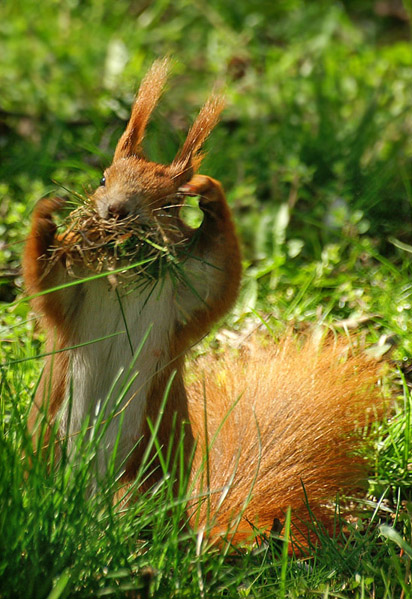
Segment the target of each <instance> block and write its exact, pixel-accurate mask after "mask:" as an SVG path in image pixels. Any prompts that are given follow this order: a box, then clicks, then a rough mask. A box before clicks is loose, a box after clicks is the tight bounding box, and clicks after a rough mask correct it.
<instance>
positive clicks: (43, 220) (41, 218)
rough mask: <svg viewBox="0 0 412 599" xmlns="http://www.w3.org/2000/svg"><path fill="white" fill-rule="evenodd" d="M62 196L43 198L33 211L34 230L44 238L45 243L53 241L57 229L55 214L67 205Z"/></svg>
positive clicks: (38, 235)
mask: <svg viewBox="0 0 412 599" xmlns="http://www.w3.org/2000/svg"><path fill="white" fill-rule="evenodd" d="M65 203H66V202H65V200H63V199H62V198H42V199H41V200H39V201H38V202H37V204H36V206H35V209H34V212H33V229H32V230H33V232H34V233H35V234H36V236H37V237H40V238H42V239H43V240H44V242H45V244H46V245H48V244H49V243H51V241H52V239H53V238H54V235H55V233H56V230H57V225H56V223H55V222H54V220H53V214H55V213H56V212H59V211H60V210H62V208H63V207H64V205H65Z"/></svg>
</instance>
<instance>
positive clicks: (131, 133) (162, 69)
mask: <svg viewBox="0 0 412 599" xmlns="http://www.w3.org/2000/svg"><path fill="white" fill-rule="evenodd" d="M169 68H170V60H169V59H168V58H163V59H160V60H155V62H154V63H153V65H152V66H151V68H150V70H149V71H148V72H147V73H146V75H145V77H144V79H143V81H142V83H141V84H140V88H139V92H138V94H137V97H136V100H135V102H134V104H133V108H132V114H131V116H130V120H129V123H128V125H127V127H126V131H125V132H124V133H123V135H122V136H121V138H120V139H119V141H118V143H117V146H116V150H115V152H114V157H113V162H115V161H116V160H119V158H127V157H129V156H133V155H138V156H141V155H142V149H141V142H142V139H143V137H144V133H145V129H146V125H147V122H148V120H149V117H150V115H151V114H152V112H153V110H154V108H155V106H156V104H157V102H158V101H159V98H160V96H161V94H162V91H163V88H164V85H165V83H166V80H167V75H168V73H169Z"/></svg>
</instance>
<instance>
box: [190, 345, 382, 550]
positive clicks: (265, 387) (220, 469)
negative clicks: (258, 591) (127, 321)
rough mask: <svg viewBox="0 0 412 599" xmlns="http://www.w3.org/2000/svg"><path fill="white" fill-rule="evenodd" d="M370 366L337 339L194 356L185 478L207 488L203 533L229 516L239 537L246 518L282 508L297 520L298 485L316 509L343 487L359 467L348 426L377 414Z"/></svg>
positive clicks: (374, 371) (301, 507) (247, 531)
mask: <svg viewBox="0 0 412 599" xmlns="http://www.w3.org/2000/svg"><path fill="white" fill-rule="evenodd" d="M379 368H380V365H379V364H378V363H376V362H373V361H371V360H368V359H367V358H366V357H365V356H360V355H353V354H352V353H351V350H350V349H348V344H347V342H346V341H345V340H342V339H341V340H339V341H336V342H335V343H334V344H332V343H327V344H325V345H324V346H323V347H321V348H319V347H317V346H316V344H315V343H314V341H311V340H308V341H306V343H305V344H304V345H303V347H298V345H297V343H296V342H295V341H293V340H292V339H291V338H290V337H286V338H285V339H283V340H282V341H281V342H280V343H279V344H278V345H277V346H274V345H269V346H266V347H263V346H262V339H260V340H254V341H252V343H251V344H250V346H249V348H248V349H247V350H245V351H243V352H240V354H238V355H237V356H233V355H231V356H227V355H225V357H224V358H222V359H215V358H210V357H206V358H202V359H200V360H199V361H198V362H197V363H196V366H195V379H196V380H195V382H194V383H192V384H191V386H190V387H189V390H188V392H189V396H190V401H189V414H190V422H191V424H192V429H193V434H194V437H195V438H197V439H198V440H199V445H198V448H197V451H196V455H195V463H194V468H193V473H194V474H193V476H194V477H196V476H198V477H199V475H198V474H197V473H198V472H199V471H200V472H201V476H200V477H199V480H198V482H197V489H198V491H199V492H200V491H202V492H203V493H206V492H207V491H209V490H210V491H212V493H211V494H210V497H209V499H208V500H207V501H204V505H203V506H202V509H201V514H200V516H201V517H200V521H201V522H202V523H203V524H205V523H206V522H207V514H208V510H209V513H210V514H211V516H212V518H211V522H212V524H213V534H216V533H218V532H219V531H226V530H227V528H228V526H229V524H230V523H231V521H233V531H236V535H235V536H236V538H237V539H239V538H241V537H250V536H252V535H253V528H252V525H255V526H256V527H258V528H260V529H264V530H270V528H271V526H272V523H273V520H274V518H279V519H283V517H284V514H285V512H286V510H287V508H288V507H292V508H293V509H294V515H295V516H303V517H305V515H306V519H307V513H306V507H305V501H304V499H305V497H304V491H303V486H302V484H303V485H304V488H305V490H306V492H307V495H308V497H309V501H310V507H311V509H313V511H314V512H315V513H316V514H317V516H318V517H322V516H324V515H325V514H326V513H327V512H326V511H325V510H324V509H322V502H324V501H325V500H326V499H328V498H329V499H331V498H334V496H335V495H336V493H338V492H339V491H344V492H346V493H348V492H349V493H350V492H351V491H353V490H354V489H355V488H356V486H357V485H358V484H359V481H360V479H361V476H362V475H363V474H364V468H362V466H364V464H362V462H361V461H360V459H359V457H357V456H356V455H354V453H353V450H354V449H356V447H357V445H358V443H359V438H356V436H354V434H353V433H354V431H355V430H356V429H357V428H358V427H363V426H365V424H366V423H367V422H368V421H369V422H371V421H373V420H375V419H376V417H377V414H378V413H379V412H380V411H381V408H382V403H381V402H382V399H379V393H378V391H377V389H376V381H377V379H378V376H379V374H378V373H379ZM205 410H206V413H205ZM205 421H206V422H207V435H206V433H205ZM222 423H223V424H222ZM206 439H207V442H208V446H209V448H208V454H209V458H208V471H207V468H206V465H205V464H204V456H205V453H206V450H205V447H206ZM226 485H228V486H229V487H230V488H229V489H227V488H226ZM223 496H225V499H224V500H223V501H222V497H223ZM249 496H250V500H249V501H248V502H247V501H246V499H247V498H248V497H249ZM240 513H242V514H243V516H242V519H241V520H240V522H238V521H237V520H236V518H237V517H238V516H239V514H240ZM195 517H197V518H198V517H199V514H196V516H195Z"/></svg>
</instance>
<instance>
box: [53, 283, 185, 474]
mask: <svg viewBox="0 0 412 599" xmlns="http://www.w3.org/2000/svg"><path fill="white" fill-rule="evenodd" d="M81 294H82V295H81V296H80V297H79V301H78V302H76V303H77V306H78V307H77V309H76V314H75V318H74V319H73V320H74V322H75V323H76V326H75V329H74V330H73V338H72V340H71V342H70V343H71V345H78V344H84V345H82V346H81V347H78V348H76V349H74V350H71V359H70V371H69V377H68V380H67V383H66V401H65V403H64V408H63V412H62V414H61V429H62V432H63V434H68V435H69V438H70V439H71V442H70V443H73V439H75V438H76V436H77V433H78V432H79V431H80V430H82V427H84V426H85V422H88V426H90V427H91V426H92V425H93V422H94V421H95V420H96V418H97V415H98V414H99V411H101V410H103V409H104V418H103V420H105V419H106V417H109V420H110V418H111V420H110V421H109V422H108V424H107V425H105V426H107V429H106V431H105V433H104V438H103V441H102V442H101V443H100V447H99V453H98V455H99V458H98V464H99V465H98V467H99V471H100V473H102V471H104V470H105V464H106V463H107V459H108V457H109V456H110V455H111V453H112V451H113V448H114V446H115V444H116V440H117V437H118V433H119V424H120V422H121V420H122V419H123V422H122V429H121V436H120V442H119V444H118V449H117V454H116V463H117V464H120V463H122V461H123V460H124V459H125V458H126V456H127V455H128V454H129V452H130V451H131V450H132V449H133V447H134V445H135V444H136V442H137V441H138V440H139V438H140V436H141V433H142V426H143V417H144V412H145V407H146V399H147V393H148V391H149V388H150V386H151V384H152V383H153V379H154V377H155V376H156V373H157V372H159V371H160V370H161V369H162V367H164V366H165V365H166V364H167V363H168V362H169V361H170V355H169V352H168V348H169V341H170V336H171V335H172V332H173V330H172V329H173V326H174V322H175V310H176V308H175V301H174V293H173V287H172V284H171V283H170V281H168V280H164V281H163V282H162V284H160V283H159V284H157V285H154V286H153V285H152V286H150V287H149V288H146V289H145V290H144V291H142V290H133V289H132V288H131V287H126V288H125V289H123V287H120V290H119V293H117V292H116V290H115V289H113V288H111V287H110V285H109V284H108V281H107V280H106V279H99V280H95V281H91V282H89V283H87V284H85V285H84V286H83V288H82V290H81ZM104 337H106V339H102V338H104ZM99 339H100V340H99ZM143 341H144V345H143V347H141V345H142V343H143ZM139 348H140V351H139ZM69 402H70V403H71V410H69V407H68V406H69ZM69 413H70V422H69V417H68V415H69ZM113 413H115V414H123V418H120V416H119V415H115V416H113ZM110 414H111V415H112V416H109V415H110ZM90 430H92V428H90Z"/></svg>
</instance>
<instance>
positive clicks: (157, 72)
mask: <svg viewBox="0 0 412 599" xmlns="http://www.w3.org/2000/svg"><path fill="white" fill-rule="evenodd" d="M167 71H168V64H167V61H160V62H156V63H155V64H154V65H153V67H152V69H151V70H150V71H149V73H148V74H147V75H146V77H145V79H144V80H143V82H142V85H141V88H140V91H139V93H138V95H137V99H136V102H135V104H134V106H133V110H132V116H131V119H130V121H129V124H128V125H127V128H126V131H125V133H124V134H123V136H122V137H121V139H120V141H119V143H118V145H117V148H116V151H115V155H114V159H113V163H112V165H111V166H110V167H109V168H108V169H107V170H106V171H105V185H101V186H100V187H99V188H98V189H97V190H96V191H95V193H94V194H93V196H92V198H91V200H92V201H93V202H94V204H95V207H96V211H97V212H98V214H99V215H100V217H101V218H102V219H106V218H123V217H124V216H125V215H130V214H132V215H139V216H141V217H142V219H144V220H145V222H146V223H150V222H152V223H155V222H156V223H157V224H160V225H161V226H165V227H166V226H167V227H168V231H169V233H168V240H169V242H170V243H173V242H175V241H177V240H179V247H180V248H181V250H182V252H181V257H180V260H181V264H180V266H181V267H182V268H184V269H185V272H186V274H187V277H188V280H189V282H190V284H187V283H186V282H185V281H170V280H166V281H164V284H162V285H161V289H160V290H159V291H156V293H154V294H153V295H148V296H147V297H143V296H142V295H141V293H140V292H137V291H134V292H133V293H129V294H125V296H124V302H125V306H124V308H125V313H127V315H128V318H130V319H131V321H132V324H133V327H132V328H131V330H130V336H131V342H132V343H131V346H132V348H133V347H137V346H138V345H139V344H140V342H141V339H142V337H143V334H144V333H145V332H146V328H145V327H146V325H147V326H149V327H151V332H150V335H149V336H148V338H147V342H146V344H145V346H144V348H143V352H142V354H141V355H139V356H138V360H137V362H136V364H135V368H136V370H137V371H139V373H140V374H139V377H140V378H139V377H138V378H137V382H136V384H134V386H132V387H131V388H130V391H129V395H127V396H126V397H125V399H124V406H123V407H124V410H126V417H125V419H124V423H123V428H122V430H121V441H120V444H119V446H122V451H123V455H129V453H130V451H131V449H132V447H133V446H134V444H135V442H136V441H137V440H139V439H143V440H142V442H141V443H140V444H139V445H138V447H137V449H135V450H134V453H133V455H132V457H131V458H130V460H129V462H128V463H127V464H126V471H125V479H127V480H130V479H132V478H133V477H134V476H135V475H136V471H137V469H138V467H139V465H140V463H141V459H142V454H143V452H144V451H145V448H146V447H147V443H148V441H149V438H150V430H149V426H148V424H147V418H148V417H149V418H150V419H151V421H152V422H153V421H155V420H156V418H157V415H158V413H159V410H160V407H161V405H162V398H163V394H164V390H165V388H166V385H167V383H168V380H169V379H170V377H171V376H172V375H173V373H174V379H173V383H172V386H171V389H170V395H169V399H168V402H167V404H166V408H165V413H164V415H163V418H162V421H161V425H160V429H159V442H160V444H161V445H162V446H163V447H167V446H168V445H169V441H170V435H171V431H172V428H173V423H174V422H176V424H177V425H178V426H180V425H181V426H184V427H185V430H186V433H185V451H186V454H187V456H189V455H190V454H191V452H192V448H193V444H194V442H195V441H197V442H198V445H197V449H196V453H195V463H194V469H193V482H194V484H195V482H196V480H198V482H197V491H196V492H197V493H201V492H206V491H208V490H211V491H213V492H214V493H212V495H211V496H210V500H208V501H205V503H204V505H202V506H201V510H200V518H201V522H202V523H203V524H206V522H207V516H208V510H209V509H210V512H211V514H212V515H214V534H217V533H219V531H220V530H223V529H225V527H227V526H228V525H230V524H231V523H232V524H233V517H236V516H237V515H238V514H239V513H240V512H242V509H243V507H244V505H245V500H246V498H247V497H248V496H249V494H250V495H251V500H250V502H249V503H248V504H247V506H246V508H245V513H244V515H243V519H242V521H241V525H240V527H239V531H238V534H239V535H240V537H241V536H242V535H243V536H245V535H248V534H249V531H250V525H249V524H247V522H248V521H249V522H252V523H254V524H257V525H258V526H263V527H264V528H267V527H270V526H271V524H272V521H273V519H274V518H275V517H282V515H283V513H284V511H285V509H286V508H287V507H288V506H289V505H292V506H293V507H294V508H295V510H296V513H297V514H300V513H301V512H302V505H303V503H302V500H303V494H302V487H301V480H302V481H303V483H304V485H305V488H306V490H307V492H308V495H309V497H310V499H311V502H314V503H315V506H317V508H318V511H319V512H322V510H321V505H322V502H323V501H324V500H325V499H327V498H330V497H331V496H333V495H334V494H335V492H337V491H338V490H339V489H342V488H344V489H350V488H351V487H352V485H354V484H355V481H356V480H357V477H358V474H359V468H358V462H357V460H356V459H355V458H353V457H349V455H348V452H349V450H350V449H351V447H352V436H350V435H351V433H352V432H353V430H354V429H355V428H356V425H357V423H360V424H361V425H362V424H363V423H364V422H365V418H366V416H365V414H367V411H368V409H369V406H374V405H379V396H378V394H376V391H375V389H374V388H373V383H374V381H376V378H377V370H376V366H375V365H373V364H372V363H367V362H366V361H365V359H364V358H362V357H354V356H352V355H349V357H348V359H347V360H346V361H344V360H342V359H341V353H342V344H341V343H338V344H337V345H333V346H332V345H330V346H326V347H325V348H324V349H323V350H321V351H320V352H317V351H314V347H313V345H311V344H310V343H307V344H306V345H304V346H303V348H301V349H299V350H298V349H297V347H296V345H295V344H294V343H292V341H291V340H290V339H287V340H285V341H283V342H282V343H281V344H280V345H279V346H278V347H266V348H264V349H263V348H262V347H261V345H260V344H259V343H255V344H253V345H252V349H251V350H250V351H249V352H244V353H242V354H241V355H239V356H238V357H237V358H236V359H235V360H234V361H233V362H232V361H230V363H229V362H226V359H223V360H220V361H217V360H215V359H214V358H209V359H208V360H200V361H199V362H198V363H197V365H196V371H195V372H196V382H195V383H193V384H192V385H191V386H190V389H189V396H190V397H189V399H188V398H187V394H186V389H185V385H184V380H183V366H184V356H185V353H186V352H187V351H188V349H189V347H190V345H191V344H192V343H193V342H196V341H198V340H199V339H200V338H201V337H202V336H203V335H204V334H205V333H206V332H207V331H208V330H209V329H210V327H211V326H212V325H213V324H214V323H215V322H216V321H217V320H218V319H219V318H221V317H222V316H223V315H224V314H225V313H226V312H227V311H228V310H229V309H230V307H231V306H232V304H233V302H234V301H235V299H236V296H237V293H238V289H239V281H240V276H241V258H240V250H239V243H238V239H237V236H236V232H235V227H234V224H233V220H232V217H231V212H230V209H229V206H228V204H227V202H226V198H225V195H224V192H223V190H222V187H221V185H220V183H219V182H217V181H215V180H214V179H211V178H210V177H207V176H203V175H195V176H193V172H194V171H196V169H197V168H198V166H199V163H200V154H199V152H200V150H201V146H202V144H203V143H204V141H205V139H206V137H207V136H208V134H209V133H210V131H211V130H212V128H213V127H214V126H215V124H216V122H217V120H218V117H219V114H220V112H221V110H222V107H223V103H222V100H221V98H220V97H217V96H212V97H211V99H209V101H208V102H207V103H206V104H205V106H204V108H203V109H202V110H201V112H200V114H199V117H198V119H197V120H196V121H195V123H194V125H193V127H192V129H191V130H190V131H189V134H188V137H187V139H186V142H185V143H184V144H183V147H182V149H181V151H180V152H179V153H178V154H177V156H176V158H175V160H174V161H173V162H172V164H171V165H168V166H166V165H160V164H156V163H153V162H150V161H148V160H147V159H146V158H145V157H144V156H143V154H142V151H141V141H142V139H143V135H144V132H145V128H146V125H147V122H148V119H149V117H150V114H151V112H152V110H153V109H154V107H155V105H156V103H157V101H158V99H159V97H160V94H161V91H162V89H163V86H164V83H165V81H166V76H167ZM185 195H191V196H199V207H200V209H201V210H202V211H203V214H204V218H203V222H202V224H201V226H200V227H199V228H198V229H196V230H193V229H191V228H190V227H188V226H187V225H186V224H185V223H184V222H183V221H182V220H181V218H180V216H179V210H180V206H181V203H182V201H183V199H184V196H185ZM60 205H61V202H60V201H59V200H42V201H41V202H40V203H39V204H38V206H37V207H36V209H35V212H34V215H33V221H32V229H31V232H30V235H29V238H28V240H27V244H26V248H25V254H24V261H23V267H24V277H25V282H26V287H27V290H28V292H29V293H30V294H37V293H41V292H44V291H47V290H49V289H51V288H52V287H55V286H57V285H61V284H63V283H65V282H68V281H72V278H71V274H70V273H69V272H68V269H67V268H66V263H65V245H64V235H63V236H58V235H56V226H55V224H54V222H53V213H54V212H55V211H56V210H58V209H59V207H60ZM52 247H57V248H60V250H61V252H60V254H59V256H60V257H59V260H57V261H54V262H53V264H52V265H51V264H50V260H49V259H50V251H51V249H52ZM76 268H77V269H78V272H76V275H77V276H80V277H84V276H85V275H87V272H84V270H82V267H81V265H80V263H79V265H78V266H76ZM119 288H120V290H121V289H122V287H121V282H120V286H119ZM154 288H155V286H154ZM193 289H194V292H193ZM33 307H34V308H35V309H36V310H37V311H38V313H39V316H40V319H41V323H42V326H43V328H44V329H45V331H46V334H47V349H48V351H53V350H54V349H56V350H66V349H67V348H68V347H73V346H75V345H77V344H78V345H79V347H78V348H76V349H73V350H70V351H63V352H62V353H58V354H56V355H55V356H52V357H50V358H49V359H48V362H47V365H46V369H45V373H44V374H43V377H42V382H41V385H40V387H39V390H38V392H37V395H36V398H35V404H34V407H33V410H32V414H31V418H30V427H31V428H32V430H33V429H34V426H35V421H36V419H37V418H38V416H39V413H40V414H42V415H43V416H44V417H46V418H47V420H48V422H53V421H54V420H55V419H56V418H58V417H59V418H60V420H59V422H60V426H61V434H63V435H66V434H67V435H69V436H71V435H75V434H76V433H77V432H78V430H79V429H80V428H81V424H82V419H84V418H86V417H87V415H88V414H89V413H90V411H92V412H93V410H95V409H96V405H99V402H101V401H102V400H104V399H105V397H104V394H105V393H107V392H108V390H109V389H110V388H111V386H112V383H113V381H114V380H115V377H116V376H118V373H119V371H120V372H121V371H122V370H123V372H125V371H127V369H128V366H129V363H130V352H128V347H127V343H126V341H124V342H123V341H122V339H120V340H119V337H118V336H117V334H118V333H119V334H120V333H121V332H122V331H121V329H122V328H124V324H123V320H122V317H123V316H124V314H123V311H122V312H120V309H119V306H118V304H117V303H116V301H115V298H114V297H113V292H112V290H111V289H110V286H109V285H108V284H107V282H105V281H104V280H102V279H99V280H98V281H87V282H83V283H81V284H80V285H77V286H74V287H69V288H66V289H62V290H60V291H56V292H53V293H48V294H45V295H42V296H39V297H36V298H34V299H33ZM142 323H143V324H142ZM100 331H104V332H105V333H108V334H109V336H110V340H105V341H101V342H99V343H91V344H89V342H93V341H94V339H95V337H99V336H100ZM112 333H114V334H115V335H112ZM102 381H103V383H102ZM204 381H205V382H204ZM70 389H73V392H74V397H73V414H72V419H71V422H70V423H69V424H67V422H66V421H65V418H66V412H67V410H66V408H65V399H67V397H68V394H69V390H70ZM238 399H239V402H238V403H237V404H236V405H235V407H234V408H233V410H231V407H232V405H233V404H234V403H235V402H237V400H238ZM204 406H206V414H205V412H204ZM65 410H66V412H65ZM229 412H230V413H229ZM226 413H229V415H228V418H227V420H225V421H224V423H223V425H222V429H221V431H220V432H218V431H219V427H220V425H221V423H222V419H223V418H224V416H225V414H226ZM188 422H190V425H189V424H188ZM205 422H207V433H206V432H205V428H204V423H205ZM70 426H71V427H72V428H70ZM76 426H77V429H76ZM116 426H118V425H117V422H113V423H112V424H111V426H110V427H109V428H108V430H107V432H106V433H105V435H106V436H105V438H104V442H105V443H106V449H107V450H108V451H110V449H111V447H112V446H113V444H114V441H113V439H116V435H117V428H116ZM73 427H74V428H73ZM215 436H216V438H215ZM177 438H178V435H176V441H177V440H178V439H177ZM173 443H174V442H173ZM123 445H124V446H123ZM207 445H209V446H210V447H209V450H208V451H209V453H208V456H209V460H208V464H207V469H206V472H205V471H204V472H203V474H201V475H200V478H198V479H196V477H197V472H198V471H199V469H200V470H201V469H202V468H201V466H202V461H203V456H204V452H205V450H206V446H207ZM173 446H174V445H173ZM103 453H104V452H103ZM103 458H104V456H103V457H102V458H101V463H99V465H100V467H101V468H102V469H104V468H105V463H104V459H103ZM160 476H161V470H160V469H158V470H157V471H156V470H155V471H154V472H153V475H152V477H151V478H150V481H149V482H150V483H153V482H154V481H156V480H157V479H158V478H159V477H160ZM230 482H232V484H231V485H230V488H229V487H227V488H226V485H228V484H229V483H230ZM252 483H254V485H253V484H252ZM222 489H225V494H226V498H225V499H224V500H222V497H221V495H222V493H221V491H222Z"/></svg>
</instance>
